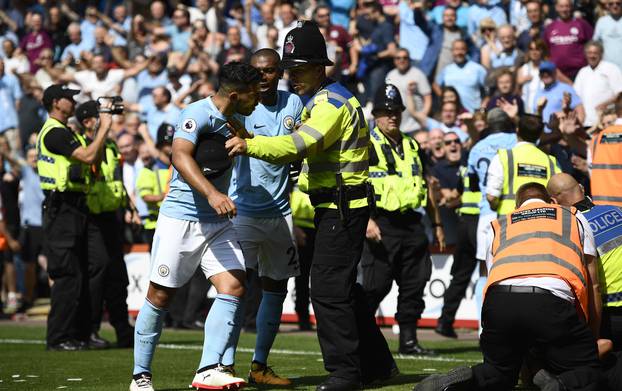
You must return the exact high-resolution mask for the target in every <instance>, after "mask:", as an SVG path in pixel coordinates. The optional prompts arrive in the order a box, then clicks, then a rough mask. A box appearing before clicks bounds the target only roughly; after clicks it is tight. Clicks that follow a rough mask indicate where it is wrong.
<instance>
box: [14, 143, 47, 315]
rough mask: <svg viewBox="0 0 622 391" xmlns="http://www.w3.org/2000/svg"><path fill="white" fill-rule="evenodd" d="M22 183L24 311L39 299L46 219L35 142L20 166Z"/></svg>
mask: <svg viewBox="0 0 622 391" xmlns="http://www.w3.org/2000/svg"><path fill="white" fill-rule="evenodd" d="M20 185H21V190H20V191H21V196H20V197H19V198H20V200H21V201H20V205H19V209H20V211H21V213H20V220H21V230H20V244H21V247H22V251H21V256H22V261H23V262H24V264H25V270H24V288H25V289H24V290H25V292H24V296H23V298H22V305H21V308H20V310H19V311H18V312H24V311H25V310H27V309H28V308H30V307H32V303H34V300H35V286H36V282H37V277H36V268H37V263H38V261H39V257H40V256H41V254H42V253H43V251H42V250H43V228H42V224H43V221H42V215H41V212H42V207H43V199H44V198H45V196H44V194H43V191H42V190H41V183H40V181H39V173H38V170H37V149H36V148H35V146H34V145H28V146H27V147H26V161H25V162H24V163H23V164H22V165H21V169H20Z"/></svg>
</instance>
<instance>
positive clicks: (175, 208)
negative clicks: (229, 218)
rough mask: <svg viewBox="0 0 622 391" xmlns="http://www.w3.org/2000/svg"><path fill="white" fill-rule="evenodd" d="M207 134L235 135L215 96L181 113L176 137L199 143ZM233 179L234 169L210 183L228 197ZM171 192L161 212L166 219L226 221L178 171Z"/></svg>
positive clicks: (228, 170) (174, 170)
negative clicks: (216, 103) (199, 139)
mask: <svg viewBox="0 0 622 391" xmlns="http://www.w3.org/2000/svg"><path fill="white" fill-rule="evenodd" d="M207 133H214V134H220V135H222V136H224V137H227V138H228V137H230V136H231V132H230V131H229V128H228V127H227V119H226V118H225V116H224V115H223V114H222V113H221V112H220V111H219V110H218V109H217V108H216V106H215V105H214V102H213V101H212V98H211V97H208V98H205V99H201V100H200V101H197V102H194V103H192V104H190V105H189V106H188V107H186V108H185V109H184V110H183V111H182V112H181V116H180V118H179V121H178V122H177V126H176V128H175V136H174V137H173V138H174V139H178V138H181V139H184V140H188V141H190V142H191V143H193V144H196V143H197V141H198V138H199V136H201V135H202V134H207ZM230 179H231V168H229V169H227V170H226V171H225V172H223V173H222V174H221V175H220V176H218V177H216V178H212V179H210V182H211V183H212V185H214V187H215V188H216V190H218V191H219V192H221V193H223V194H227V190H228V189H229V181H230ZM169 189H170V190H169V193H168V195H167V196H166V198H165V199H164V202H163V203H162V206H161V208H160V213H162V214H164V215H165V216H168V217H172V218H175V219H180V220H189V221H201V222H207V223H217V222H222V221H223V220H222V218H220V217H218V215H217V214H216V211H214V209H213V208H212V207H211V206H210V204H209V202H208V201H207V198H205V197H204V196H203V195H202V194H201V193H199V192H198V191H196V190H195V189H193V188H192V187H190V185H188V184H187V183H186V181H185V180H184V179H183V178H182V177H181V175H180V174H179V172H177V170H176V169H174V168H173V175H172V178H171V183H170V187H169Z"/></svg>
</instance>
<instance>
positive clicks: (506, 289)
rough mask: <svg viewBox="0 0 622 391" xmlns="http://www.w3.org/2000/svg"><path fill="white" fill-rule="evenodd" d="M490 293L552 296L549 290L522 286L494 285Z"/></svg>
mask: <svg viewBox="0 0 622 391" xmlns="http://www.w3.org/2000/svg"><path fill="white" fill-rule="evenodd" d="M488 292H502V293H541V294H549V295H552V293H551V291H550V290H548V289H544V288H540V287H537V286H520V285H493V286H491V287H490V288H488Z"/></svg>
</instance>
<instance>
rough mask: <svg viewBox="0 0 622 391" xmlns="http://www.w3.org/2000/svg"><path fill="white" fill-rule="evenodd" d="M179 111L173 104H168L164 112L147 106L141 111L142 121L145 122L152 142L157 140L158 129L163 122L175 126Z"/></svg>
mask: <svg viewBox="0 0 622 391" xmlns="http://www.w3.org/2000/svg"><path fill="white" fill-rule="evenodd" d="M180 114H181V110H179V109H178V108H177V106H175V105H174V104H172V103H171V104H169V105H168V106H167V107H166V108H165V109H164V110H159V109H158V108H157V107H156V106H155V105H153V104H151V105H149V106H147V108H146V110H144V111H143V120H144V121H147V129H148V130H149V135H150V136H151V139H152V140H153V141H156V142H157V140H158V128H159V127H160V125H162V123H163V122H166V123H169V124H171V125H175V124H176V123H177V121H178V120H179V115H180Z"/></svg>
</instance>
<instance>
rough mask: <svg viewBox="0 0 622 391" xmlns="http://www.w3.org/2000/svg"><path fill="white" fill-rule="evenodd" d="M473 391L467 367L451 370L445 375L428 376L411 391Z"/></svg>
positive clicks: (471, 377)
mask: <svg viewBox="0 0 622 391" xmlns="http://www.w3.org/2000/svg"><path fill="white" fill-rule="evenodd" d="M472 389H473V371H472V370H471V368H469V367H460V368H456V369H452V370H451V371H449V373H447V374H446V375H432V376H428V377H426V378H425V379H423V380H422V381H421V383H419V384H417V385H416V386H415V388H414V389H413V391H470V390H472Z"/></svg>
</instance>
